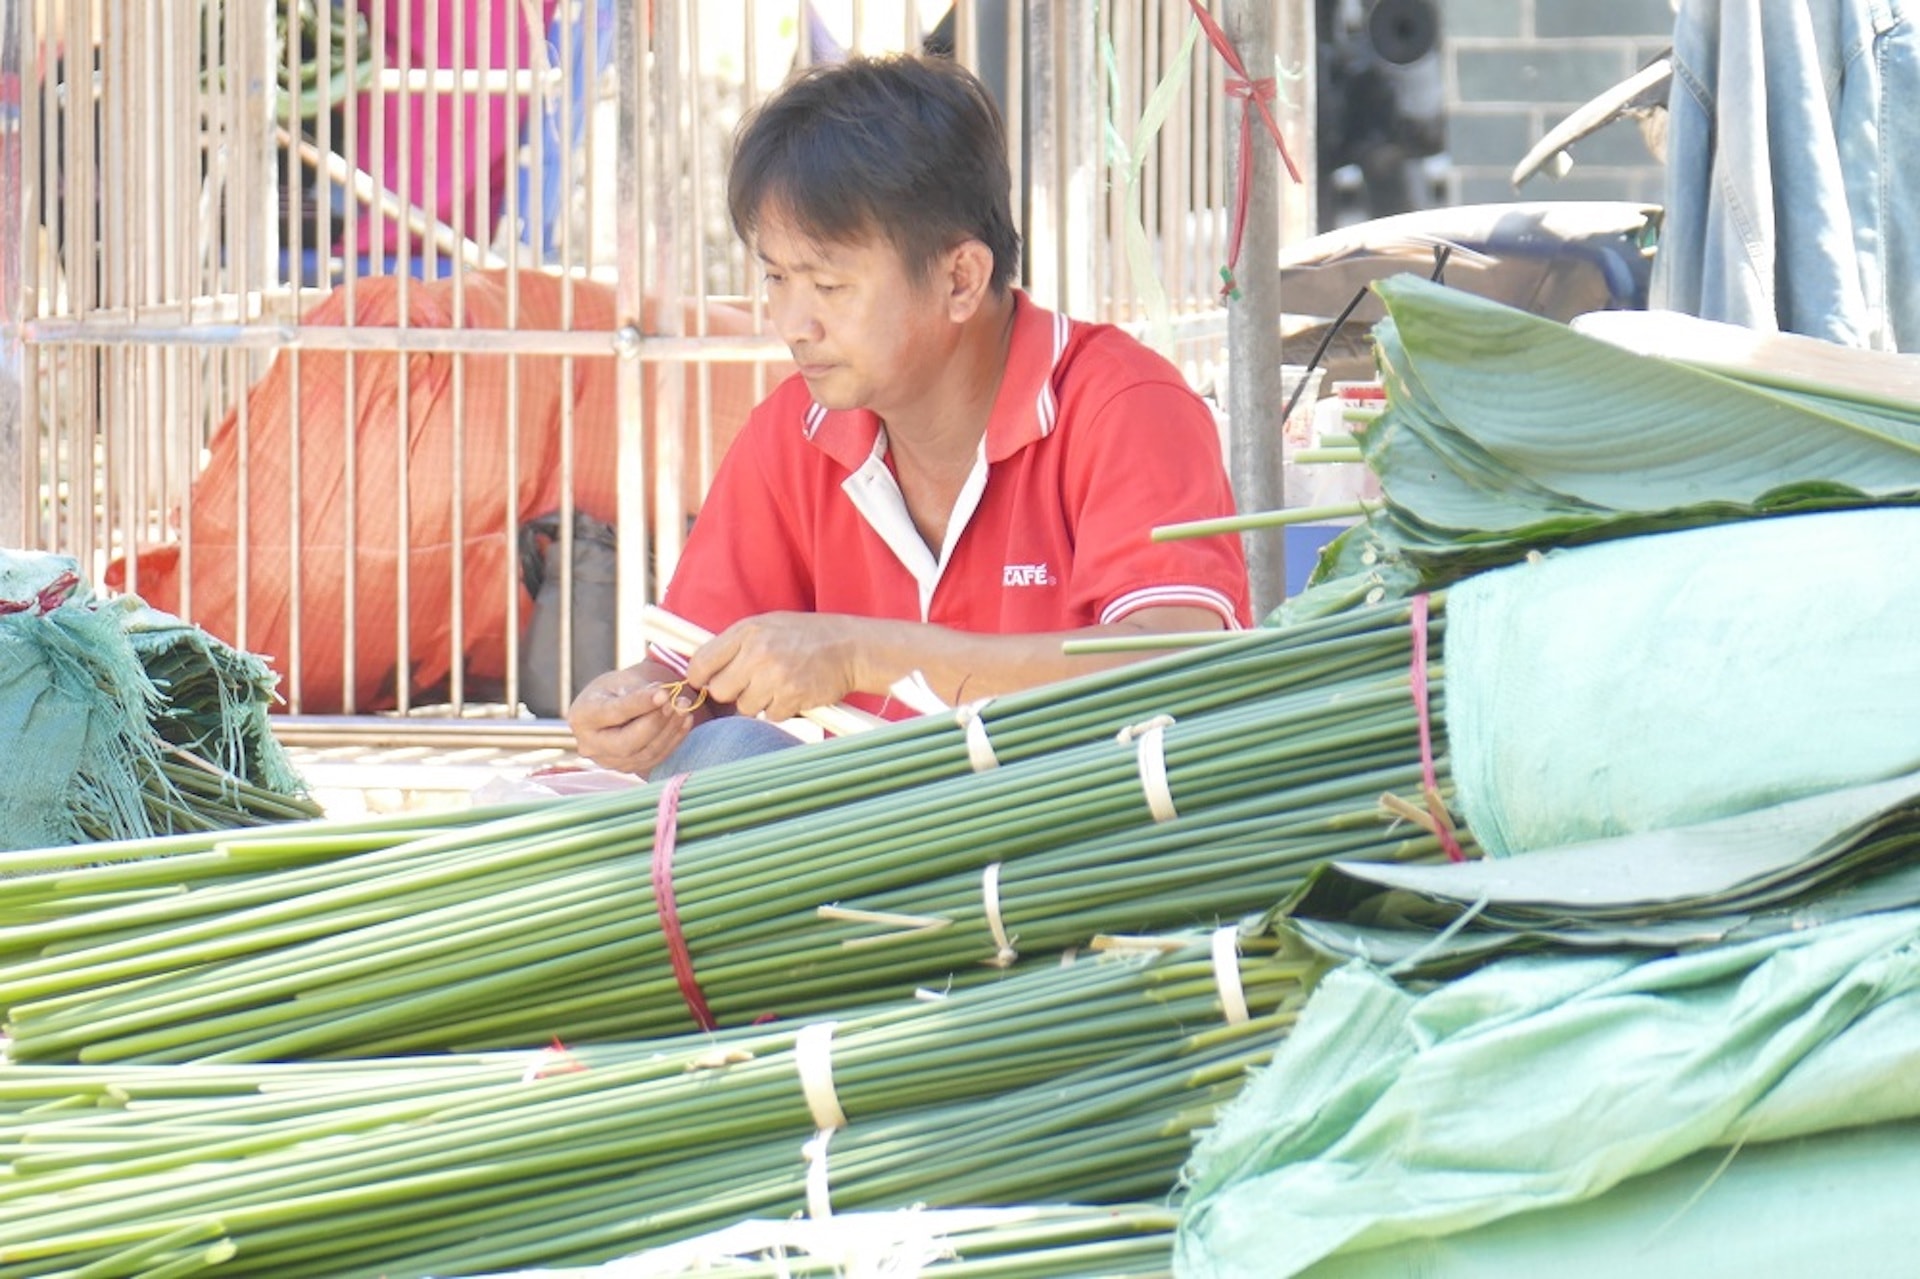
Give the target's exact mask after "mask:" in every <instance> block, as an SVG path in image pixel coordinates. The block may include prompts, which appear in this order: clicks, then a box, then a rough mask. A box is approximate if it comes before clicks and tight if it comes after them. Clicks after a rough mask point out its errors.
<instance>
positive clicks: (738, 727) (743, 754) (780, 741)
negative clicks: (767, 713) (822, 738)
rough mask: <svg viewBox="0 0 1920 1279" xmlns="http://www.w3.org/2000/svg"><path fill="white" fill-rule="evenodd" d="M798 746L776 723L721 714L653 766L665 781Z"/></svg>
mask: <svg viewBox="0 0 1920 1279" xmlns="http://www.w3.org/2000/svg"><path fill="white" fill-rule="evenodd" d="M798 745H800V739H799V738H797V737H795V736H794V735H793V734H792V733H789V732H787V731H786V730H785V729H783V728H781V727H780V726H779V725H777V724H769V723H768V722H767V721H766V720H763V719H751V718H749V717H747V716H745V715H720V716H717V717H715V718H713V719H710V720H708V721H706V722H705V723H704V724H695V725H694V726H693V731H692V732H690V733H688V734H687V737H686V740H685V741H683V742H681V743H680V744H679V745H678V746H676V747H674V748H673V753H672V754H670V755H668V756H667V757H666V758H665V759H663V760H661V761H660V762H659V763H658V764H656V765H654V769H653V773H652V776H653V777H654V778H655V779H656V780H658V781H665V780H666V779H667V778H669V777H672V776H673V775H674V774H675V773H691V772H694V771H696V770H698V769H703V768H713V767H714V766H715V765H718V764H731V763H733V762H734V761H735V760H741V759H751V758H752V757H753V756H755V755H765V754H767V753H768V752H770V751H777V750H784V749H786V748H787V747H789V746H798Z"/></svg>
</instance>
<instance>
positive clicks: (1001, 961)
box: [980, 862, 1020, 968]
mask: <svg viewBox="0 0 1920 1279" xmlns="http://www.w3.org/2000/svg"><path fill="white" fill-rule="evenodd" d="M980 897H981V901H982V903H983V904H984V906H985V908H986V915H987V928H988V929H989V930H990V931H991V932H992V933H993V944H994V945H995V946H996V947H997V948H998V950H997V953H996V954H995V955H994V957H993V958H992V959H991V960H989V961H988V962H989V963H991V964H992V965H993V966H994V967H995V968H1005V967H1007V966H1008V965H1010V964H1012V963H1013V961H1014V960H1016V959H1018V958H1020V952H1019V951H1017V950H1015V949H1014V948H1013V941H1014V939H1013V938H1011V937H1008V936H1007V925H1006V922H1005V921H1004V920H1002V919H1001V918H1000V863H999V862H993V863H991V864H990V865H989V866H988V867H987V869H986V872H985V873H984V874H982V875H981V876H980Z"/></svg>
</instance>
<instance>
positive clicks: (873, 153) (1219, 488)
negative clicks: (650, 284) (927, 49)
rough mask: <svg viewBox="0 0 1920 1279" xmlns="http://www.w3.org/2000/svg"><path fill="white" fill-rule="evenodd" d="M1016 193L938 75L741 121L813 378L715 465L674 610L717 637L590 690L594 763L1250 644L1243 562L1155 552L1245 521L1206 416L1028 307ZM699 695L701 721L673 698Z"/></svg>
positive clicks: (854, 79)
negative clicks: (819, 714) (1104, 639)
mask: <svg viewBox="0 0 1920 1279" xmlns="http://www.w3.org/2000/svg"><path fill="white" fill-rule="evenodd" d="M1011 185H1012V184H1011V179H1010V176H1009V172H1008V166H1007V154H1006V145H1005V139H1004V135H1003V134H1002V131H1001V125H1000V117H999V113H998V111H997V110H996V109H995V107H994V106H993V103H992V100H991V99H990V98H989V97H988V96H987V94H986V92H985V90H984V89H983V88H982V87H981V86H980V84H979V82H978V81H977V80H975V79H974V78H973V77H972V76H971V75H970V74H968V73H967V72H966V71H965V70H963V69H961V68H960V67H959V66H957V65H956V64H954V63H952V62H949V61H945V60H941V59H928V58H911V57H898V58H884V59H856V60H854V61H852V62H848V63H842V64H838V65H834V66H824V67H816V68H813V69H811V70H809V71H808V72H806V73H804V74H802V75H801V76H800V77H799V78H798V79H796V80H795V81H793V82H792V83H790V84H789V85H788V86H786V87H785V88H784V89H782V90H781V91H780V92H779V93H778V94H777V95H775V96H774V97H773V98H772V99H771V100H770V101H769V102H768V103H767V104H766V105H765V106H764V107H762V108H761V109H760V110H759V111H758V112H757V113H756V114H755V115H754V116H753V117H751V118H750V119H749V121H748V122H747V123H746V124H745V125H744V126H743V129H742V132H741V134H740V136H739V140H738V143H737V145H736V148H735V154H734V161H733V165H732V169H731V173H730V178H729V190H728V203H729V209H730V212H731V214H732V217H733V222H734V226H735V229H736V230H737V231H738V232H739V233H740V235H741V236H742V238H743V239H744V240H745V241H746V243H748V244H749V245H751V246H752V248H753V250H754V252H755V254H756V255H757V256H758V257H759V259H760V261H761V263H762V264H763V266H764V268H765V272H766V289H767V313H768V316H769V318H770V320H771V322H772V324H773V326H774V329H775V331H776V332H778V334H779V335H780V337H781V339H782V340H783V341H784V342H785V343H786V344H787V347H788V349H789V350H790V351H791V352H792V354H793V359H794V363H795V364H796V365H797V366H798V372H797V373H796V374H795V375H794V376H793V377H791V378H789V379H788V380H787V381H786V382H784V383H782V384H781V385H780V386H779V387H778V388H777V389H776V390H775V391H774V392H773V394H772V395H770V396H769V397H768V398H767V400H766V401H765V402H764V403H762V404H761V405H760V406H759V407H758V408H757V409H755V411H754V413H753V415H752V417H751V418H750V419H749V420H748V423H747V425H746V427H745V428H744V430H743V431H742V432H741V434H740V436H739V437H738V439H736V441H735V442H734V444H733V446H732V448H731V449H730V450H729V451H728V454H727V457H726V460H725V461H724V462H723V463H722V465H721V468H720V471H719V474H718V475H717V476H716V477H715V480H714V484H713V488H712V491H711V492H710V493H709V495H708V497H707V500H706V501H705V503H704V504H703V505H702V507H701V512H700V516H699V519H698V520H697V521H696V523H695V526H694V529H693V532H692V534H691V536H690V537H689V539H688V542H687V546H686V551H685V554H684V555H683V556H682V558H681V561H680V566H679V568H678V570H677V571H676V572H675V574H674V578H673V582H672V583H671V585H670V586H669V587H668V590H667V596H666V599H665V601H664V602H665V605H666V607H667V609H668V610H670V611H672V612H674V613H677V614H679V615H680V616H682V617H685V618H687V619H688V620H689V621H692V622H695V623H697V624H699V625H700V626H702V627H704V628H706V629H708V630H711V631H715V632H717V634H716V635H715V637H714V638H713V640H712V641H710V642H709V643H708V644H706V645H705V646H704V647H702V648H701V649H700V650H699V651H698V652H696V653H695V654H694V655H693V657H692V658H691V660H689V661H687V662H686V663H685V664H684V668H683V667H682V666H681V664H680V663H679V660H678V659H677V658H674V657H673V656H672V655H671V654H667V653H665V652H662V651H660V650H658V649H656V650H654V651H653V652H652V653H651V655H650V656H649V658H648V659H647V660H646V661H644V662H641V663H640V664H639V665H637V666H634V667H630V668H628V669H626V670H622V671H615V672H612V673H610V674H607V675H603V676H601V677H600V678H599V679H596V680H594V681H593V682H592V683H591V684H589V685H588V686H587V687H586V688H585V689H584V690H582V692H581V694H580V696H579V697H578V698H576V699H575V701H574V704H573V707H572V708H571V710H570V712H569V718H570V722H571V725H572V728H573V731H574V734H575V737H576V738H577V740H578V742H579V746H580V750H581V753H582V754H584V755H586V756H587V757H588V758H590V759H593V760H595V761H597V762H599V763H601V764H603V765H605V766H607V767H611V768H618V769H625V770H628V771H631V772H638V773H643V774H644V773H648V772H651V771H655V770H657V769H660V768H661V767H662V765H663V763H664V768H665V770H667V771H684V769H685V768H687V767H689V766H691V763H690V761H694V762H701V763H706V762H713V759H714V756H713V754H712V753H711V751H712V748H711V747H709V748H708V749H707V750H706V751H702V750H700V749H699V747H698V743H699V740H700V736H701V734H702V733H707V732H709V731H710V730H708V729H705V728H702V729H700V731H699V732H693V730H695V729H696V727H697V726H700V725H702V724H704V723H706V722H707V721H709V720H712V719H714V717H716V716H718V717H720V718H719V719H718V721H717V722H716V723H715V724H714V725H713V727H714V728H716V729H722V731H727V732H730V733H731V734H733V735H736V736H738V735H739V733H740V729H742V728H744V727H745V725H741V724H736V725H735V726H734V727H733V728H732V729H724V728H723V727H722V726H724V725H725V724H726V718H725V717H727V716H728V715H729V714H730V713H731V714H732V715H737V716H759V717H763V718H765V719H768V720H778V719H784V718H787V717H790V716H793V715H795V714H797V713H799V712H800V711H802V710H805V709H807V708H810V707H814V706H822V705H828V704H831V703H833V702H837V701H841V700H852V701H854V702H855V703H856V704H859V703H861V702H863V701H864V703H865V704H866V705H867V706H869V707H870V708H871V709H875V710H879V711H881V713H901V710H902V708H900V707H898V706H897V704H892V703H889V702H887V701H886V700H885V699H886V695H887V690H888V689H889V688H891V687H893V686H894V685H895V684H896V683H897V682H898V681H900V680H903V679H905V680H910V681H912V682H914V683H916V684H923V685H925V686H927V687H929V688H930V689H931V691H932V692H933V693H935V694H937V695H938V696H939V697H941V698H943V699H945V700H947V701H959V700H961V699H973V698H980V697H987V696H991V695H994V694H998V693H1005V692H1010V691H1013V690H1016V689H1022V688H1028V687H1032V686H1034V685H1037V684H1042V683H1046V682H1049V681H1053V680H1058V679H1063V678H1066V677H1068V676H1071V675H1075V674H1081V673H1084V672H1087V671H1090V670H1093V669H1095V668H1097V667H1099V666H1101V665H1113V664H1115V663H1117V662H1120V661H1125V660H1129V659H1128V658H1125V657H1087V656H1077V657H1068V656H1066V655H1064V654H1063V653H1062V652H1061V645H1062V641H1063V640H1066V639H1069V638H1075V637H1080V636H1092V635H1116V634H1135V635H1138V634H1168V633H1176V632H1184V631H1196V630H1207V629H1220V628H1237V627H1240V626H1243V625H1246V624H1247V622H1248V620H1249V618H1248V596H1247V580H1246V565H1245V561H1244V559H1243V557H1242V554H1241V550H1240V544H1239V540H1238V538H1236V537H1233V536H1221V537H1213V538H1204V539H1195V540H1190V541H1180V542H1169V543H1160V544H1156V543H1153V542H1151V541H1150V540H1149V537H1148V534H1149V532H1150V530H1151V529H1152V528H1153V527H1154V526H1155V525H1158V524H1166V523H1175V522H1179V521H1184V520H1192V519H1204V518H1209V517H1214V516H1221V515H1227V514H1230V513H1231V512H1232V510H1233V495H1232V490H1231V487H1230V485H1229V483H1228V480H1227V476H1226V472H1225V469H1224V467H1223V465H1222V462H1221V457H1220V443H1219V434H1218V430H1217V428H1216V426H1215V424H1214V421H1213V417H1212V414H1211V413H1210V412H1209V411H1208V409H1207V407H1206V405H1205V404H1204V403H1203V402H1202V401H1201V400H1200V399H1199V398H1198V397H1197V396H1196V395H1194V393H1193V392H1192V391H1191V390H1190V389H1189V388H1188V387H1187V386H1186V384H1185V383H1184V382H1183V381H1182V379H1181V378H1180V375H1179V373H1178V372H1177V371H1176V370H1175V369H1174V368H1173V367H1172V366H1171V365H1170V364H1168V363H1167V362H1166V361H1165V360H1163V359H1161V358H1160V357H1159V356H1157V355H1155V354H1154V353H1153V352H1151V351H1149V350H1148V349H1146V348H1145V347H1143V346H1141V345H1140V344H1139V343H1137V342H1135V341H1134V340H1133V339H1132V338H1130V337H1128V336H1126V335H1125V334H1124V333H1121V332H1120V331H1119V330H1117V329H1114V328H1111V327H1109V326H1106V325H1092V324H1081V323H1077V322H1073V321H1069V320H1068V319H1067V318H1066V317H1064V316H1059V315H1054V314H1052V313H1050V312H1047V311H1044V310H1042V309H1040V308H1039V307H1037V306H1035V305H1034V304H1033V302H1032V301H1031V300H1030V299H1028V298H1027V297H1026V296H1025V295H1024V294H1022V293H1021V292H1019V291H1018V290H1017V289H1015V288H1014V287H1013V280H1014V275H1015V269H1016V267H1017V264H1018V253H1019V238H1018V235H1017V233H1016V232H1015V230H1014V227H1013V217H1012V213H1011V209H1010V206H1009V193H1010V188H1011ZM683 678H684V680H685V681H686V684H687V686H688V688H691V689H704V690H705V691H706V694H707V698H706V700H705V703H704V704H703V705H701V706H699V707H697V708H692V707H690V706H689V705H688V703H689V702H691V701H692V700H693V699H692V698H691V697H690V696H688V695H687V694H686V693H684V692H683V693H682V695H681V698H680V699H679V700H678V701H676V700H675V699H674V697H673V696H672V694H671V693H670V691H669V690H668V689H666V688H665V687H663V685H665V684H666V683H668V682H671V681H676V680H680V679H683ZM772 731H773V730H772V729H771V728H770V727H765V726H760V727H755V728H754V729H752V730H750V732H751V733H761V732H766V733H771V732H772ZM690 732H692V733H693V736H692V738H689V734H690ZM762 745H763V744H762V743H754V744H751V745H745V746H739V745H738V744H735V745H730V746H729V747H726V748H723V749H722V751H721V754H722V755H725V754H729V753H735V752H736V750H738V749H745V750H748V751H751V750H753V749H759V748H761V747H762ZM670 756H671V758H670Z"/></svg>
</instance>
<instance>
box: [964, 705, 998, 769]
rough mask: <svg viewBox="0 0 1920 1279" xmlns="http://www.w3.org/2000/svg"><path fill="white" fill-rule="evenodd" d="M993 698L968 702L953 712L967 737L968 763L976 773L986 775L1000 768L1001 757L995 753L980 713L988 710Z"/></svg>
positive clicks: (985, 723)
mask: <svg viewBox="0 0 1920 1279" xmlns="http://www.w3.org/2000/svg"><path fill="white" fill-rule="evenodd" d="M992 700H993V699H992V698H991V697H988V698H983V699H982V700H980V701H977V702H968V703H966V704H965V705H963V706H956V707H955V708H954V711H953V718H954V722H955V723H957V724H959V725H960V727H961V729H962V730H963V731H964V732H965V733H966V735H967V763H969V764H971V765H972V766H973V771H974V772H976V773H984V772H987V771H989V770H991V769H995V768H998V767H1000V758H999V756H997V755H995V754H994V753H993V743H992V742H991V741H989V740H988V738H987V722H986V721H985V720H984V719H981V718H980V712H982V711H984V710H985V709H986V708H987V703H988V702H991V701H992Z"/></svg>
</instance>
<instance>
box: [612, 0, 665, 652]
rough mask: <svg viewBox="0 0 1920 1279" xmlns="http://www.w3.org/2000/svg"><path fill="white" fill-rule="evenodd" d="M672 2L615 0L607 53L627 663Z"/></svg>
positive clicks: (639, 555) (643, 541)
mask: <svg viewBox="0 0 1920 1279" xmlns="http://www.w3.org/2000/svg"><path fill="white" fill-rule="evenodd" d="M673 3H674V0H623V2H622V3H621V4H620V5H619V7H618V9H617V11H616V12H617V18H616V24H615V41H614V49H615V58H616V60H617V62H618V64H619V66H620V68H621V70H622V75H621V76H620V105H619V121H620V125H619V140H618V144H617V146H616V148H615V153H614V184H615V188H616V193H615V198H614V210H615V217H616V219H617V224H618V236H619V254H618V258H617V275H616V284H615V290H616V294H617V298H616V309H615V312H614V322H615V323H616V324H617V325H618V326H619V329H618V332H617V335H616V343H615V349H616V350H618V351H619V352H620V353H621V354H620V357H619V361H620V362H619V366H618V370H617V372H616V374H615V398H616V401H617V405H618V421H619V431H620V435H619V447H618V453H617V456H618V469H619V475H618V480H617V482H618V484H619V497H618V505H619V519H618V521H617V525H618V539H619V559H618V568H617V570H616V582H615V587H614V591H615V597H616V602H617V612H618V618H617V622H618V624H617V626H616V628H615V660H616V661H617V662H618V663H619V664H620V665H622V666H629V665H632V664H633V663H634V662H637V661H639V660H640V659H641V657H643V656H644V655H645V653H646V643H645V641H644V640H643V639H642V638H641V635H640V627H639V615H640V610H641V609H642V608H643V607H645V605H646V604H647V602H648V594H649V585H650V584H649V579H648V565H649V562H650V560H651V542H652V539H651V538H650V537H649V536H648V528H647V488H646V470H645V467H646V461H647V458H646V448H645V444H644V441H643V438H642V432H641V429H640V424H641V423H642V422H643V421H644V420H645V416H644V415H645V410H646V390H645V385H644V381H643V377H644V370H643V368H642V366H641V363H640V360H639V358H638V356H639V347H638V343H639V339H640V332H641V316H642V308H643V306H644V301H645V297H646V286H647V269H646V260H647V252H646V216H645V208H644V206H643V204H642V200H643V198H644V196H643V192H646V191H648V190H651V189H652V188H651V186H650V184H648V183H647V181H646V179H647V178H648V177H649V176H650V165H649V162H648V160H649V157H648V150H649V147H648V139H649V135H650V133H651V131H652V127H653V110H652V102H653V78H654V76H653V67H652V62H651V48H652V44H653V32H652V31H651V30H650V29H649V25H648V17H649V15H651V14H656V13H658V12H659V11H660V10H662V9H665V8H667V7H669V6H671V5H672V4H673Z"/></svg>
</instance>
